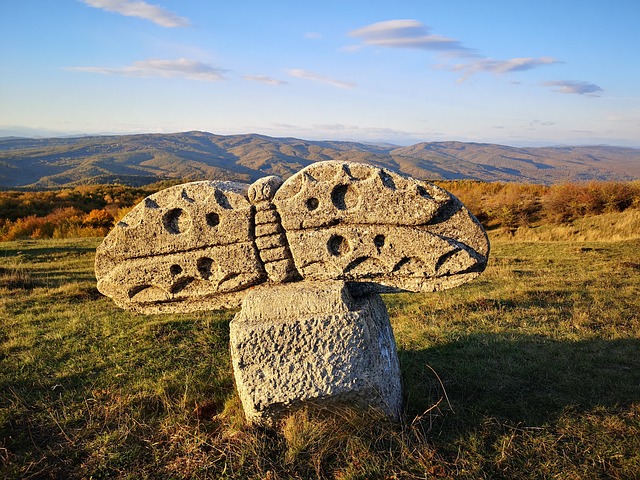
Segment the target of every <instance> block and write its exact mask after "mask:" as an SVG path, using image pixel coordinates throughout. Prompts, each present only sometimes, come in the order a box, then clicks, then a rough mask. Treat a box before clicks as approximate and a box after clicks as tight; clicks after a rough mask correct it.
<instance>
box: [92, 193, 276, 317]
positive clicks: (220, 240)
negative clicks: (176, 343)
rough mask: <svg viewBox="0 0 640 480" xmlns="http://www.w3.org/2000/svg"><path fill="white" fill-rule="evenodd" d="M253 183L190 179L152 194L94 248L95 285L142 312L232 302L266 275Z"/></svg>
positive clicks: (174, 309)
mask: <svg viewBox="0 0 640 480" xmlns="http://www.w3.org/2000/svg"><path fill="white" fill-rule="evenodd" d="M247 189H248V185H244V184H238V183H231V182H208V181H206V182H193V183H187V184H184V185H177V186H175V187H170V188H167V189H165V190H162V191H161V192H158V193H156V194H154V195H151V196H149V197H147V198H146V199H145V200H143V201H142V202H141V203H140V204H138V205H137V206H136V207H135V208H134V209H133V210H132V211H131V212H130V213H129V214H128V215H127V216H125V217H124V218H123V219H122V221H121V222H120V223H118V225H116V227H115V228H114V229H113V230H112V231H111V233H109V235H108V236H107V237H106V238H105V240H104V242H103V243H102V244H101V245H100V246H99V247H98V249H97V251H96V276H97V278H98V290H100V292H102V293H103V294H105V295H107V296H109V297H111V298H113V300H114V301H115V302H116V303H117V304H118V305H119V306H121V307H123V308H128V309H131V310H136V311H139V312H144V313H159V312H186V311H193V310H206V309H216V308H223V307H234V306H237V305H239V304H240V302H241V301H242V297H243V295H244V294H243V293H239V292H240V291H241V290H244V289H246V288H247V287H249V286H251V285H255V284H257V283H261V282H263V281H264V280H266V278H267V275H266V273H265V271H264V267H263V265H262V262H261V261H260V257H259V256H258V250H257V248H256V246H255V242H254V232H253V210H252V207H251V204H250V203H249V201H248V200H247Z"/></svg>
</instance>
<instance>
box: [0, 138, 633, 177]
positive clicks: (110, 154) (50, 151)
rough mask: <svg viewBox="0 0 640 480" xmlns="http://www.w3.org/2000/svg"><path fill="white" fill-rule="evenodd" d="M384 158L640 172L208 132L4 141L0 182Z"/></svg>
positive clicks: (463, 151) (583, 172)
mask: <svg viewBox="0 0 640 480" xmlns="http://www.w3.org/2000/svg"><path fill="white" fill-rule="evenodd" d="M322 160H346V161H359V162H366V163H371V164H376V165H379V166H382V167H386V168H390V169H392V170H396V171H400V172H403V173H406V174H409V175H412V176H414V177H416V178H421V179H476V180H486V181H506V182H530V183H545V184H550V183H556V182H564V181H581V180H634V179H639V178H640V149H634V148H622V147H609V146H589V147H564V146H563V147H544V148H515V147H508V146H503V145H493V144H478V143H462V142H429V143H418V144H416V145H412V146H409V147H396V146H393V145H372V144H366V143H358V142H338V141H307V140H300V139H296V138H272V137H267V136H263V135H256V134H248V135H228V136H224V135H214V134H210V133H205V132H186V133H175V134H143V135H115V136H88V137H76V138H47V139H28V138H15V137H6V138H2V139H0V187H4V188H15V187H32V188H56V187H69V186H74V185H82V184H95V183H122V184H128V185H145V184H149V183H153V182H156V181H158V180H162V179H176V178H177V179H184V180H201V179H210V180H221V179H224V180H236V181H244V182H248V181H253V180H255V179H257V178H259V177H262V176H264V175H280V176H282V177H287V176H289V175H291V174H292V173H293V172H295V171H297V170H299V169H300V168H302V167H304V166H306V165H308V164H310V163H312V162H316V161H322Z"/></svg>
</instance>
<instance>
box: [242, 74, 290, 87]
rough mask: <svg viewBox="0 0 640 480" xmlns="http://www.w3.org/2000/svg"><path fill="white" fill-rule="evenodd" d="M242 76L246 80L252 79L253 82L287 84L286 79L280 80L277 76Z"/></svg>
mask: <svg viewBox="0 0 640 480" xmlns="http://www.w3.org/2000/svg"><path fill="white" fill-rule="evenodd" d="M242 78H244V79H245V80H250V81H252V82H260V83H265V84H267V85H275V86H277V85H286V84H287V82H285V81H284V80H278V79H276V78H271V77H267V76H265V75H243V76H242Z"/></svg>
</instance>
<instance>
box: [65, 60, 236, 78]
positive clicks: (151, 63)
mask: <svg viewBox="0 0 640 480" xmlns="http://www.w3.org/2000/svg"><path fill="white" fill-rule="evenodd" d="M67 70H75V71H79V72H89V73H99V74H102V75H125V76H128V77H164V78H175V77H182V78H188V79H190V80H200V81H204V82H218V81H221V80H225V77H224V75H223V74H224V73H225V72H226V70H223V69H220V68H217V67H214V66H212V65H209V64H207V63H202V62H199V61H197V60H190V59H187V58H180V59H178V60H160V59H149V60H141V61H139V62H134V63H133V65H129V66H126V67H70V68H68V69H67Z"/></svg>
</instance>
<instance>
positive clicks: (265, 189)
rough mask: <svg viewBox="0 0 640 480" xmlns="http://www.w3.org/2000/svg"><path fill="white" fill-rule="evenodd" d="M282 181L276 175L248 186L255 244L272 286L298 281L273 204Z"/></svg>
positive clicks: (278, 215)
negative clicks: (253, 211)
mask: <svg viewBox="0 0 640 480" xmlns="http://www.w3.org/2000/svg"><path fill="white" fill-rule="evenodd" d="M280 185H282V179H281V178H280V177H276V176H275V175H272V176H269V177H264V178H261V179H259V180H257V181H256V182H255V183H253V184H252V185H251V186H250V187H249V192H248V195H249V201H250V202H251V204H252V205H253V206H254V207H255V217H254V219H255V241H256V246H257V247H258V255H259V256H260V259H261V260H262V263H263V264H264V269H265V271H266V272H267V275H268V276H269V280H271V281H272V282H275V283H281V282H290V281H294V280H299V279H300V278H301V276H300V274H299V273H298V270H297V269H296V266H295V263H294V261H293V256H292V255H291V250H290V249H289V243H288V242H287V236H286V235H285V233H284V228H282V223H281V220H280V214H279V213H278V211H277V210H276V206H275V205H274V204H273V203H272V200H273V197H274V196H275V194H276V192H277V191H278V188H280Z"/></svg>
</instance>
